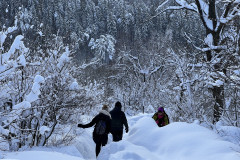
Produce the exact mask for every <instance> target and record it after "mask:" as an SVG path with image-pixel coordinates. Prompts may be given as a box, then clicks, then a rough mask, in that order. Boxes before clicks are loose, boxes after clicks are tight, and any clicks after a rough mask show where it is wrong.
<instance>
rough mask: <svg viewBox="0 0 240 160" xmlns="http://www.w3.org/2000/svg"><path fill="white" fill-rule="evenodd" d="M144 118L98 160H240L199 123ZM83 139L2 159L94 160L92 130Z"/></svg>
mask: <svg viewBox="0 0 240 160" xmlns="http://www.w3.org/2000/svg"><path fill="white" fill-rule="evenodd" d="M150 116H151V115H140V116H135V117H131V118H129V119H128V120H129V125H130V132H129V133H128V134H125V135H124V138H123V140H122V141H121V142H112V141H111V136H109V137H110V140H109V144H108V145H107V146H105V147H103V148H102V151H101V153H100V155H99V157H98V160H155V159H157V160H163V159H170V160H203V159H204V160H214V159H217V160H239V159H240V153H239V151H240V148H239V147H238V146H237V145H234V144H232V143H230V142H227V141H223V140H222V139H221V138H220V137H219V136H218V135H217V134H215V133H214V132H212V131H211V130H209V129H206V128H204V127H201V126H199V125H198V124H188V123H183V122H177V123H171V124H170V125H168V126H166V127H163V128H158V127H157V126H156V124H155V122H154V121H153V120H152V119H151V118H150ZM78 130H80V131H81V132H82V131H83V133H82V136H81V137H79V138H78V140H77V142H76V144H75V146H69V147H64V148H35V149H33V150H31V151H23V152H16V153H15V152H12V153H6V152H5V153H4V154H3V155H2V156H3V157H2V158H5V160H7V159H15V160H32V159H34V160H53V159H54V160H83V159H85V160H87V159H88V160H90V159H92V160H93V159H95V158H94V147H95V146H94V143H93V141H92V140H91V131H92V128H89V129H85V130H83V129H78Z"/></svg>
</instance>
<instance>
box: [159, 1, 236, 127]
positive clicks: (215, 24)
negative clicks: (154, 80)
mask: <svg viewBox="0 0 240 160" xmlns="http://www.w3.org/2000/svg"><path fill="white" fill-rule="evenodd" d="M174 1H175V3H176V5H175V6H170V7H168V6H167V7H165V5H166V4H167V2H170V1H169V0H167V1H165V2H163V3H162V4H161V5H160V6H159V8H158V9H159V10H160V9H161V8H164V9H165V10H169V9H170V10H180V9H186V10H189V11H192V12H193V13H197V14H198V15H199V19H200V20H201V22H202V25H203V26H204V28H205V31H206V37H205V39H204V42H205V44H204V45H205V47H197V49H199V50H201V51H202V52H205V53H206V62H207V63H208V64H210V68H211V69H210V70H209V71H210V72H212V74H211V79H209V80H210V81H212V83H211V87H209V88H211V90H212V96H213V98H214V106H213V110H214V114H213V116H214V120H213V122H214V123H215V122H217V121H219V119H220V116H221V114H222V111H223V109H224V83H225V82H224V80H223V79H221V77H220V76H218V75H226V68H225V66H224V65H222V64H223V63H224V61H225V60H224V56H223V55H224V52H223V50H225V49H227V46H226V45H224V44H223V42H224V37H223V34H224V32H225V31H226V30H225V28H226V27H227V26H228V25H229V22H230V21H232V20H233V19H234V18H235V17H237V16H238V15H239V13H240V8H239V7H240V4H239V1H238V0H230V1H222V2H220V1H216V0H195V1H186V0H174ZM221 51H222V52H221Z"/></svg>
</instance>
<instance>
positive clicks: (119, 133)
mask: <svg viewBox="0 0 240 160" xmlns="http://www.w3.org/2000/svg"><path fill="white" fill-rule="evenodd" d="M121 108H122V104H121V103H120V102H116V104H115V107H114V109H113V110H112V111H110V114H111V117H112V121H111V131H110V132H111V134H112V136H113V141H114V142H117V141H120V140H122V137H123V125H124V126H125V130H126V133H128V122H127V118H126V116H125V113H124V112H123V111H121Z"/></svg>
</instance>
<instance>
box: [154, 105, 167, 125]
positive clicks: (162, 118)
mask: <svg viewBox="0 0 240 160" xmlns="http://www.w3.org/2000/svg"><path fill="white" fill-rule="evenodd" d="M152 118H153V119H154V120H155V122H156V123H157V125H158V127H163V126H166V125H168V124H169V118H168V115H167V113H166V112H165V111H164V108H163V107H159V108H158V112H156V113H155V114H154V115H153V116H152Z"/></svg>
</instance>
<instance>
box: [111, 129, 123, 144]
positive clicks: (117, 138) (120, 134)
mask: <svg viewBox="0 0 240 160" xmlns="http://www.w3.org/2000/svg"><path fill="white" fill-rule="evenodd" d="M111 134H112V136H113V141H114V142H118V141H121V140H122V137H123V130H113V131H111Z"/></svg>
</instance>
